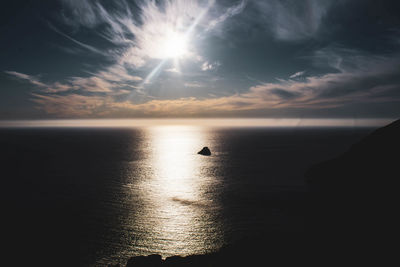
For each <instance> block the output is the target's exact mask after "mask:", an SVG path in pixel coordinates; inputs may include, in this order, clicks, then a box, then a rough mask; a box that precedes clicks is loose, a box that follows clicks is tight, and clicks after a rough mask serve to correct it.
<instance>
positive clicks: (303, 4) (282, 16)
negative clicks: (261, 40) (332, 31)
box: [255, 0, 332, 41]
mask: <svg viewBox="0 0 400 267" xmlns="http://www.w3.org/2000/svg"><path fill="white" fill-rule="evenodd" d="M331 3H332V1H330V0H305V1H296V0H288V1H280V0H270V1H256V2H255V4H256V6H257V7H258V10H259V12H261V14H262V16H263V18H264V20H265V22H266V25H267V26H268V28H269V29H270V30H271V31H272V33H273V34H274V35H275V37H276V38H277V39H281V40H286V41H296V40H302V39H306V38H310V37H312V36H314V35H315V34H316V33H317V32H318V30H319V28H320V25H321V23H322V19H323V18H324V16H325V15H326V14H327V11H328V9H329V7H330V6H331Z"/></svg>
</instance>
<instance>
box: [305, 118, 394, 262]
mask: <svg viewBox="0 0 400 267" xmlns="http://www.w3.org/2000/svg"><path fill="white" fill-rule="evenodd" d="M399 151H400V120H397V121H395V122H393V123H391V124H389V125H387V126H385V127H383V128H380V129H378V130H376V131H374V132H373V133H371V134H370V135H368V136H367V137H365V138H364V139H363V140H361V141H360V142H358V143H356V144H354V145H353V146H352V147H351V148H350V149H349V150H348V151H347V152H345V153H344V154H343V155H341V156H339V157H337V158H335V159H332V160H329V161H326V162H323V163H320V164H318V165H315V166H313V167H312V168H310V169H309V171H308V172H307V173H306V180H307V182H308V184H309V185H310V187H311V188H312V191H311V192H312V194H311V201H310V205H309V211H310V212H309V222H310V224H309V231H308V232H309V233H310V234H311V235H312V236H313V238H314V239H315V241H316V242H319V243H320V244H321V245H323V246H324V247H325V251H326V252H327V251H332V252H333V253H332V254H331V256H332V258H334V259H345V258H346V261H347V259H348V258H350V259H352V260H353V261H354V263H357V264H359V263H361V262H364V263H371V261H375V262H376V263H378V264H380V265H381V264H382V263H383V262H385V261H387V262H390V261H391V260H393V259H394V258H395V256H396V255H397V251H396V252H395V247H397V246H395V245H394V243H393V242H397V241H398V232H399V231H398V227H399V220H398V218H397V217H398V212H399V208H398V202H399V184H400V183H399V179H400V174H399V166H398V164H399V156H398V155H399Z"/></svg>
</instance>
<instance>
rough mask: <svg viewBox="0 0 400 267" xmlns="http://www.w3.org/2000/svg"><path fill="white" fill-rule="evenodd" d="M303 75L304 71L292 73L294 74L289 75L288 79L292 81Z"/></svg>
mask: <svg viewBox="0 0 400 267" xmlns="http://www.w3.org/2000/svg"><path fill="white" fill-rule="evenodd" d="M305 73H306V72H305V71H299V72H296V73H294V74H292V75H290V77H289V78H290V79H294V78H297V77H300V76H303V75H304V74H305Z"/></svg>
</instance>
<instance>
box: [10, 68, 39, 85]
mask: <svg viewBox="0 0 400 267" xmlns="http://www.w3.org/2000/svg"><path fill="white" fill-rule="evenodd" d="M5 73H7V74H9V75H12V76H14V77H16V78H18V79H21V80H26V81H28V82H30V83H31V84H33V85H36V86H39V87H43V88H45V87H46V85H45V84H44V83H42V82H40V81H39V79H38V78H37V77H35V76H32V75H27V74H24V73H20V72H16V71H5Z"/></svg>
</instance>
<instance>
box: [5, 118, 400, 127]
mask: <svg viewBox="0 0 400 267" xmlns="http://www.w3.org/2000/svg"><path fill="white" fill-rule="evenodd" d="M395 120H396V119H395V118H191V119H188V118H135V119H38V120H0V128H137V127H152V126H206V127H207V126H208V127H380V126H384V125H386V124H389V123H391V122H393V121H395Z"/></svg>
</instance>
